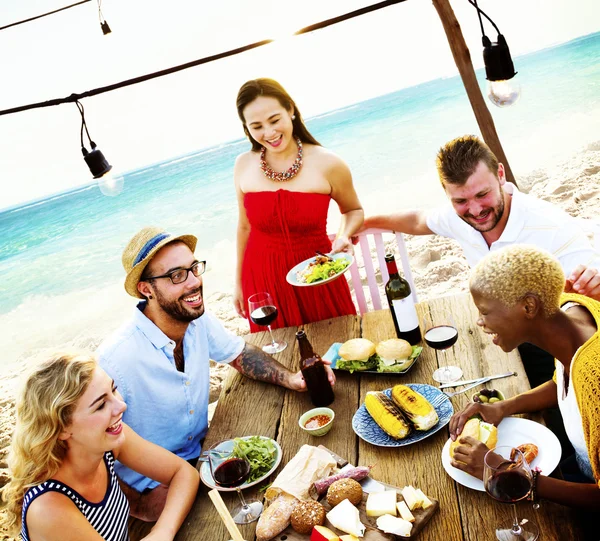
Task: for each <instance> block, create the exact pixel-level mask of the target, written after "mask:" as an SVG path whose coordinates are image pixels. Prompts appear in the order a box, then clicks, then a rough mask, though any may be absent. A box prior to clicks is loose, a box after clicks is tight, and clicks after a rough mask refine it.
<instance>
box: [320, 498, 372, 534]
mask: <svg viewBox="0 0 600 541" xmlns="http://www.w3.org/2000/svg"><path fill="white" fill-rule="evenodd" d="M327 520H328V521H329V522H331V524H332V526H333V527H334V528H337V529H338V530H342V532H345V533H349V534H352V535H355V536H356V537H362V536H363V535H364V534H365V525H364V524H363V523H362V522H361V521H360V515H359V513H358V509H357V508H356V507H354V506H353V505H352V504H351V503H350V500H348V499H347V498H346V499H345V500H342V501H341V502H340V503H338V504H337V505H336V506H335V507H334V508H333V509H332V510H331V511H329V513H327Z"/></svg>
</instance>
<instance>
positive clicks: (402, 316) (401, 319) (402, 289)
mask: <svg viewBox="0 0 600 541" xmlns="http://www.w3.org/2000/svg"><path fill="white" fill-rule="evenodd" d="M385 263H386V265H387V270H388V274H389V275H390V279H389V280H388V282H387V284H385V295H386V297H387V300H388V303H389V305H390V311H391V312H392V319H393V320H394V327H396V335H397V336H398V338H402V339H403V340H406V341H407V342H409V343H410V344H411V345H413V346H414V345H415V344H418V343H419V342H420V341H421V330H420V329H419V319H418V318H417V310H416V309H415V303H414V301H413V297H412V295H411V294H410V293H411V291H410V285H408V282H407V281H406V280H405V279H404V278H402V277H401V276H400V274H398V267H397V266H396V260H395V259H394V254H386V256H385Z"/></svg>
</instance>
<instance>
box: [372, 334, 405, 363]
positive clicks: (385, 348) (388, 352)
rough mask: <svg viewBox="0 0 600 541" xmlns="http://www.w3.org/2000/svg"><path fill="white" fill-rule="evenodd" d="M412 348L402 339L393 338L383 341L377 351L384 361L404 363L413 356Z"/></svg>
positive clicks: (378, 345)
mask: <svg viewBox="0 0 600 541" xmlns="http://www.w3.org/2000/svg"><path fill="white" fill-rule="evenodd" d="M412 350H413V348H412V346H411V345H410V344H409V343H408V342H407V341H406V340H402V339H401V338H392V339H390V340H383V341H382V342H379V344H377V347H376V348H375V351H377V355H379V356H380V357H381V358H382V359H389V360H394V361H402V360H405V359H408V358H409V357H410V356H411V355H412Z"/></svg>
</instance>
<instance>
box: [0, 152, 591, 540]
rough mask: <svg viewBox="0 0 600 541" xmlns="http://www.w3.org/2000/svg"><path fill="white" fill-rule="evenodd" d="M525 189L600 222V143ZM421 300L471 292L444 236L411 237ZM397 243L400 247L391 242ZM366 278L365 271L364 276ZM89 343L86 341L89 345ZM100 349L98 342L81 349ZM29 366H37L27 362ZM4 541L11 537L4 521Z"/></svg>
mask: <svg viewBox="0 0 600 541" xmlns="http://www.w3.org/2000/svg"><path fill="white" fill-rule="evenodd" d="M517 183H518V185H519V189H520V190H521V191H524V192H528V193H530V194H532V195H534V196H535V197H538V198H540V199H545V200H546V201H550V202H551V203H554V204H556V205H557V206H559V207H561V208H563V209H564V210H565V211H567V212H568V213H569V214H571V215H573V216H577V217H580V218H592V219H595V220H598V215H599V214H600V141H597V142H595V143H592V144H590V145H588V146H587V147H585V148H584V149H582V150H581V151H580V152H578V153H577V154H575V155H574V156H573V157H572V158H571V159H569V160H567V161H565V162H563V163H560V164H558V165H556V166H553V167H550V168H548V169H538V170H535V171H532V172H530V173H529V174H527V175H525V176H521V177H517ZM406 241H407V249H408V253H409V257H410V263H411V269H412V271H413V275H414V279H415V285H416V288H417V294H418V296H419V299H420V300H425V299H428V298H431V297H437V296H442V295H448V294H452V293H457V292H461V291H466V290H467V281H468V275H469V267H468V265H467V262H466V260H465V258H464V256H463V255H462V250H461V248H460V247H459V245H458V244H457V243H456V242H454V241H452V240H450V239H446V238H442V237H438V236H426V237H411V236H407V237H406ZM390 242H391V243H395V241H393V240H392V241H390ZM361 275H363V276H364V270H363V272H362V273H361ZM231 299H232V298H231V294H230V293H224V292H219V293H213V294H212V295H209V296H208V297H207V299H206V305H207V307H208V308H209V309H210V310H211V311H212V312H213V313H214V314H215V315H216V316H217V317H218V318H219V319H220V320H221V321H222V322H223V324H224V325H225V326H226V327H227V328H228V329H230V330H231V331H232V332H233V333H235V334H237V335H240V336H241V335H245V334H247V333H248V332H249V327H248V323H247V322H246V320H244V319H242V318H240V317H238V316H237V314H236V313H235V311H234V310H233V307H232V302H231ZM84 342H85V340H84ZM77 345H78V346H80V347H81V346H87V347H89V348H90V349H95V347H96V346H97V345H98V344H97V340H92V341H89V343H78V344H77ZM23 364H24V365H28V366H31V365H32V364H35V361H34V360H31V359H27V360H26V362H24V363H23ZM229 370H231V368H229V367H227V366H221V365H217V364H216V363H212V366H211V376H210V401H211V406H210V408H209V413H210V414H211V416H212V412H213V411H214V407H215V405H216V404H215V402H216V400H217V398H218V396H219V393H220V389H221V385H222V382H223V380H224V378H225V377H226V375H227V373H228V371H229ZM15 381H16V378H15V375H14V374H11V375H10V376H7V377H5V378H3V379H0V397H1V398H0V487H1V486H4V484H5V483H6V482H7V481H8V479H9V477H8V471H7V463H6V458H7V453H8V445H9V443H10V435H11V434H12V431H13V429H14V425H15V407H14V397H15V392H16V391H15V389H16V387H15ZM0 539H11V538H10V537H8V536H6V534H5V533H4V529H3V527H2V517H1V515H0Z"/></svg>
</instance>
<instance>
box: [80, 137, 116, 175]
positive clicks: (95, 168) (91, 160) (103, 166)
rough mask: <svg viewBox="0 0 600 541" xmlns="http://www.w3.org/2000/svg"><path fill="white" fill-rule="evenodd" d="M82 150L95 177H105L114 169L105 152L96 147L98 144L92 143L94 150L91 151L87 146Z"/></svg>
mask: <svg viewBox="0 0 600 541" xmlns="http://www.w3.org/2000/svg"><path fill="white" fill-rule="evenodd" d="M81 152H82V153H83V159H84V160H85V163H87V165H88V167H89V168H90V171H91V173H92V175H94V178H100V177H103V176H104V175H106V173H108V172H109V171H110V170H111V169H112V165H110V163H108V160H107V159H106V158H105V157H104V154H102V152H100V151H99V150H98V149H97V148H96V145H92V150H91V151H89V152H88V150H87V149H86V148H82V149H81Z"/></svg>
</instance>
